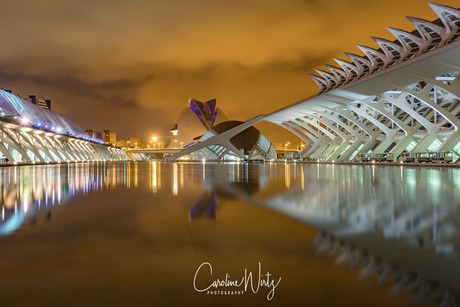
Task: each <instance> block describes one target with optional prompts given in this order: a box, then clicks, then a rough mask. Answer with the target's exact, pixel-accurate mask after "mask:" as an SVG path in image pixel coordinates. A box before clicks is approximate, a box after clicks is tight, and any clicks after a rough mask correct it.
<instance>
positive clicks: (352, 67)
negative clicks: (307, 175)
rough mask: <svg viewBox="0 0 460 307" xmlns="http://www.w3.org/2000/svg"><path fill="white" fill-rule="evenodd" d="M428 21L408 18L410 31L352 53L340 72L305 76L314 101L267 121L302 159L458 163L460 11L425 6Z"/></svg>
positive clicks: (332, 69)
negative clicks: (439, 155) (439, 156)
mask: <svg viewBox="0 0 460 307" xmlns="http://www.w3.org/2000/svg"><path fill="white" fill-rule="evenodd" d="M430 6H431V8H432V9H433V10H434V11H435V12H436V14H437V15H438V16H439V19H437V20H434V21H432V22H430V21H426V20H423V19H419V18H414V17H408V19H409V21H410V22H411V23H412V24H413V25H414V26H415V30H414V31H412V32H410V33H409V32H406V31H403V30H399V29H393V28H388V30H389V31H390V32H391V33H392V34H393V35H394V36H395V37H396V40H394V41H388V40H386V39H382V38H374V37H373V39H374V41H375V42H376V43H377V45H378V46H379V49H373V48H370V47H366V46H358V48H359V49H360V50H361V51H362V52H363V53H364V56H359V55H356V54H351V53H345V55H346V56H347V57H348V58H349V59H350V60H351V61H343V60H339V59H334V60H335V61H336V62H337V64H338V65H339V66H340V67H335V66H331V65H326V67H327V68H328V69H329V72H327V71H323V70H317V72H318V74H319V76H318V75H310V76H311V77H312V79H313V80H314V81H315V82H316V83H317V84H318V86H319V88H320V90H319V92H318V94H317V95H315V96H314V97H311V98H309V99H305V100H301V101H300V102H298V103H296V104H294V105H292V106H290V107H287V108H285V109H283V110H281V111H277V112H275V113H272V114H270V115H268V116H267V117H266V118H265V120H266V121H269V122H273V123H275V124H278V125H280V126H281V127H284V128H286V129H287V130H289V131H291V132H292V133H294V134H296V135H297V136H298V137H300V138H301V139H302V140H303V141H304V142H306V143H307V146H306V147H305V148H304V149H303V150H302V153H301V154H302V156H303V157H306V158H311V159H317V160H324V161H348V160H351V159H353V158H354V157H356V156H358V155H359V154H362V153H370V152H372V153H383V152H390V153H392V154H393V155H394V156H395V157H397V156H399V155H400V154H401V153H402V152H424V151H451V152H452V153H453V160H454V161H458V160H459V157H460V131H459V125H460V80H459V72H460V10H458V9H454V8H451V7H447V6H442V5H436V4H430Z"/></svg>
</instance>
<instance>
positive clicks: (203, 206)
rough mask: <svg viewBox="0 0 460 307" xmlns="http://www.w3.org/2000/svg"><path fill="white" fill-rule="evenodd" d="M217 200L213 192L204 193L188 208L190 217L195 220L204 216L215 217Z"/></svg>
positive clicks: (212, 218) (213, 218)
mask: <svg viewBox="0 0 460 307" xmlns="http://www.w3.org/2000/svg"><path fill="white" fill-rule="evenodd" d="M216 212H217V201H216V197H215V195H214V193H205V194H204V195H203V197H201V198H200V199H199V200H198V202H197V203H196V204H195V205H194V206H193V207H192V208H191V209H190V219H191V220H192V221H193V220H196V219H198V218H200V217H206V218H208V219H211V220H215V219H216Z"/></svg>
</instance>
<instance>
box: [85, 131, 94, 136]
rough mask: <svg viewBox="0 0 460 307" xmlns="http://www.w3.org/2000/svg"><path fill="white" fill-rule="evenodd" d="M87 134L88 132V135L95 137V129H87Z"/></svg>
mask: <svg viewBox="0 0 460 307" xmlns="http://www.w3.org/2000/svg"><path fill="white" fill-rule="evenodd" d="M85 134H86V135H87V136H90V137H92V138H93V137H95V136H94V131H93V129H86V130H85Z"/></svg>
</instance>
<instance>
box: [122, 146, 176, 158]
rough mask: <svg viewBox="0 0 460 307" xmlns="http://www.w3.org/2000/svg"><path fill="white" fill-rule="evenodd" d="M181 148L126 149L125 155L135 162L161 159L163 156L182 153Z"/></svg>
mask: <svg viewBox="0 0 460 307" xmlns="http://www.w3.org/2000/svg"><path fill="white" fill-rule="evenodd" d="M182 150H183V148H148V149H126V153H127V154H128V155H130V156H131V157H133V158H134V159H136V160H145V159H152V158H161V157H164V156H165V155H172V154H175V153H178V152H180V151H182Z"/></svg>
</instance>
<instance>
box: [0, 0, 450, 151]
mask: <svg viewBox="0 0 460 307" xmlns="http://www.w3.org/2000/svg"><path fill="white" fill-rule="evenodd" d="M438 3H441V4H445V5H450V6H454V7H458V6H459V1H458V0H455V1H453V0H440V1H439V2H438ZM406 15H412V16H417V17H421V18H424V19H428V20H433V19H435V18H437V17H436V15H435V14H434V12H432V11H431V9H430V8H429V6H428V5H427V2H426V1H424V0H404V1H401V0H373V1H368V0H329V1H325V0H231V1H230V0H168V1H156V0H129V1H122V0H112V1H106V0H90V1H89V0H80V1H66V0H40V1H35V0H16V1H8V2H6V1H4V2H3V3H2V7H1V10H0V29H1V32H2V41H3V43H2V46H1V48H0V88H4V89H11V90H13V92H14V93H16V94H19V95H21V96H22V97H28V95H29V94H35V95H37V96H39V97H42V96H44V97H45V98H47V99H52V101H53V111H55V112H57V113H60V114H62V115H64V116H66V117H68V118H70V119H72V120H75V121H77V122H78V123H79V124H80V125H81V126H82V127H83V128H84V129H86V128H93V129H95V130H102V129H110V130H113V131H115V132H117V133H118V136H119V138H128V137H130V136H137V137H141V138H150V137H151V136H153V135H157V136H160V135H167V134H168V130H169V128H171V127H172V126H173V125H174V123H175V121H176V119H177V117H178V115H179V113H180V111H181V110H182V109H183V108H184V107H186V106H187V103H188V99H189V98H195V99H197V100H200V101H206V100H209V99H212V98H217V103H218V106H219V107H220V108H221V109H222V110H223V111H224V113H226V115H227V117H228V118H230V119H239V120H247V119H249V118H252V117H254V116H256V115H258V114H266V113H270V112H271V111H274V110H277V109H279V108H281V107H283V106H285V105H288V104H290V103H292V102H294V101H297V100H299V99H301V98H303V97H308V96H310V95H312V94H315V93H316V91H317V87H316V84H315V83H314V82H313V81H312V80H311V79H310V78H309V77H308V76H307V73H313V72H314V69H315V68H323V64H324V63H329V64H333V65H335V62H333V60H332V58H333V57H336V58H343V59H345V56H344V55H343V52H352V53H357V54H360V52H359V50H358V49H357V48H356V47H355V45H356V44H361V45H368V46H371V47H376V45H375V44H374V42H373V41H372V40H371V39H370V36H379V37H385V38H390V39H393V38H392V36H391V35H390V34H389V32H388V31H387V30H386V27H388V26H391V27H396V28H402V29H405V30H412V29H413V26H412V25H411V24H410V23H409V21H407V19H406V18H405V16H406ZM259 128H260V129H261V130H262V132H264V133H265V134H267V136H268V137H269V138H270V139H271V140H272V142H278V141H280V140H281V139H282V138H283V137H282V136H281V135H278V130H277V129H273V128H272V127H271V124H263V125H260V126H259Z"/></svg>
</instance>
